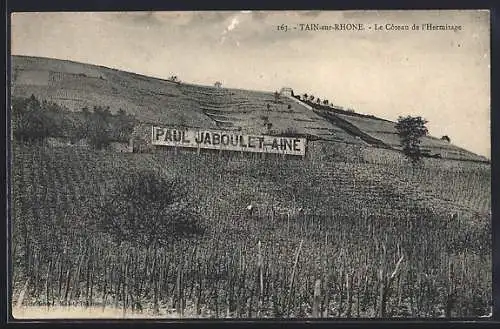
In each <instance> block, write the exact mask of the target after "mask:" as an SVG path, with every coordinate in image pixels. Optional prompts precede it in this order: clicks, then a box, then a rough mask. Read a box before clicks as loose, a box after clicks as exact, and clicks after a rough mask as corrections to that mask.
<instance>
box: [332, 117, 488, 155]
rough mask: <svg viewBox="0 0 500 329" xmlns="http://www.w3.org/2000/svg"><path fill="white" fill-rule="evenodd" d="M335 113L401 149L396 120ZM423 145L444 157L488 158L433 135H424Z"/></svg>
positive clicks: (424, 147)
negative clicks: (395, 126)
mask: <svg viewBox="0 0 500 329" xmlns="http://www.w3.org/2000/svg"><path fill="white" fill-rule="evenodd" d="M335 115H336V116H337V117H339V118H341V119H343V120H345V121H347V122H349V123H351V124H353V125H355V126H356V127H358V128H359V129H360V130H362V131H363V132H365V133H366V134H368V135H370V136H372V137H374V138H376V139H379V140H381V141H383V142H384V143H386V144H388V145H390V146H391V147H393V148H396V149H400V140H399V136H398V134H397V131H396V129H395V128H394V125H395V122H391V121H386V120H381V119H372V118H363V117H356V116H352V115H346V114H340V113H336V114H335ZM421 147H422V149H427V150H430V151H431V153H433V154H435V153H437V154H441V156H442V157H443V158H448V159H457V160H462V159H463V160H476V161H484V160H486V159H485V158H484V157H481V156H478V155H476V154H474V153H472V152H469V151H466V150H464V149H462V148H459V147H457V146H455V145H453V144H450V143H448V142H446V141H443V140H441V139H439V138H435V137H432V136H425V137H423V138H422V143H421Z"/></svg>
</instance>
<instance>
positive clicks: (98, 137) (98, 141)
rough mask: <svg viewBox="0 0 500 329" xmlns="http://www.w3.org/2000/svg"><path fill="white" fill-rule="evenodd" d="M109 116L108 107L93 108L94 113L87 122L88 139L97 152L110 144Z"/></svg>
mask: <svg viewBox="0 0 500 329" xmlns="http://www.w3.org/2000/svg"><path fill="white" fill-rule="evenodd" d="M111 116H112V115H111V111H110V110H109V107H106V108H103V107H101V106H94V112H93V113H92V115H91V116H90V119H89V122H88V139H89V143H90V145H92V146H93V147H94V148H96V149H98V150H101V149H103V148H105V147H107V146H108V145H109V144H110V143H111V140H112V128H111V125H110V118H111Z"/></svg>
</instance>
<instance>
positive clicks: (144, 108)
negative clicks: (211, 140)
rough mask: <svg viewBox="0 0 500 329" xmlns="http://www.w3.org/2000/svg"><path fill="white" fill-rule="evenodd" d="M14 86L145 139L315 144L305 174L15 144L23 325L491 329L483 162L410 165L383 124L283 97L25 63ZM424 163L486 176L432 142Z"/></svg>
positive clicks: (240, 163) (224, 159)
mask: <svg viewBox="0 0 500 329" xmlns="http://www.w3.org/2000/svg"><path fill="white" fill-rule="evenodd" d="M12 73H13V76H12V77H13V83H12V94H13V96H24V97H27V96H30V95H31V94H34V95H35V96H36V97H37V98H39V99H41V100H51V101H54V102H56V103H58V104H60V105H64V106H65V107H66V108H67V109H69V110H71V111H75V112H74V113H71V115H75V116H76V115H78V114H77V113H76V112H77V111H79V110H81V109H82V108H83V107H89V108H92V107H93V106H95V105H98V106H109V107H110V109H111V111H112V112H113V113H116V112H117V111H118V110H119V109H120V108H121V109H124V110H126V111H127V112H128V113H132V114H135V116H136V117H137V119H138V120H139V121H140V124H137V123H136V122H134V129H136V128H137V130H138V131H134V134H136V133H137V134H138V135H140V134H141V133H142V132H143V131H142V130H143V128H145V131H146V135H147V136H150V131H151V130H150V126H151V125H152V124H164V125H184V126H192V127H206V128H218V129H238V130H241V131H244V132H253V133H264V132H265V131H266V128H265V127H264V122H266V121H269V122H271V123H272V132H273V133H276V134H281V133H284V134H305V135H307V136H308V137H309V143H308V153H307V156H306V157H304V158H302V157H289V158H284V157H281V156H275V155H269V156H268V155H266V156H265V157H263V156H262V155H261V154H257V153H244V152H241V153H239V152H228V153H225V152H211V150H201V151H200V152H199V153H198V152H197V151H194V150H183V149H181V150H180V151H179V150H178V149H177V148H176V149H171V148H165V149H160V148H158V149H156V152H144V153H141V152H114V151H111V149H99V148H93V147H91V146H89V144H85V143H82V144H78V143H76V144H61V145H55V144H50V143H47V141H46V140H43V139H39V140H24V139H19V138H14V139H13V140H12V166H11V168H12V170H11V177H12V193H11V195H12V221H11V223H12V226H11V228H12V230H13V235H12V245H11V247H12V249H11V251H12V263H13V275H12V287H13V299H12V300H13V301H15V304H16V306H18V307H17V310H18V311H19V312H20V314H22V313H24V311H25V310H26V309H27V308H30V307H31V308H34V309H37V308H39V307H44V308H46V309H47V310H57V309H59V308H61V307H68V306H69V307H68V308H69V309H78V308H83V309H86V310H89V309H101V310H103V311H104V309H105V308H106V309H107V311H109V313H110V314H113V313H120V314H122V315H123V317H125V314H126V313H128V312H140V313H142V311H143V310H144V314H153V315H154V316H155V317H170V318H172V317H181V318H182V317H189V318H209V317H215V318H266V317H267V318H289V317H292V318H293V317H300V318H309V317H325V318H352V317H358V318H359V317H367V318H368V317H382V318H386V317H413V318H417V317H448V318H449V317H473V318H477V317H478V316H481V315H484V314H488V312H489V307H490V302H491V296H492V292H491V168H490V164H489V163H484V162H482V161H454V160H451V159H446V158H445V159H436V158H424V159H423V161H422V163H421V165H420V166H411V165H409V164H408V161H407V159H406V158H405V157H404V156H403V154H402V153H401V152H396V151H395V150H394V149H395V148H397V147H398V146H397V144H396V142H395V140H394V138H395V134H394V128H393V124H394V123H392V122H390V121H387V120H382V119H379V118H376V117H370V116H365V115H361V114H356V113H347V112H346V111H342V110H340V109H335V108H329V107H328V108H326V107H322V106H316V105H314V104H306V103H303V102H301V101H299V100H297V99H295V98H293V97H291V96H290V97H289V96H281V97H279V98H275V96H274V95H273V93H267V92H259V91H248V90H239V89H226V88H215V87H209V86H198V85H193V84H187V83H175V82H170V81H166V80H161V79H155V78H149V77H145V76H140V75H137V74H133V73H127V72H123V71H118V70H113V69H109V68H104V67H98V66H92V65H86V64H79V63H74V62H69V61H60V60H53V59H44V58H33V57H22V56H14V57H13V72H12ZM26 107H28V105H26ZM34 108H36V107H34ZM96 112H98V111H94V112H93V114H95V113H96ZM15 113H16V112H15ZM17 113H19V112H17ZM37 113H39V112H37ZM54 113H56V114H55V117H54V118H57V116H59V115H61V116H62V115H67V114H68V113H67V112H65V111H64V112H54ZM86 118H89V117H86ZM102 120H103V119H102V117H100V118H99V119H97V121H99V122H101V121H102ZM89 121H91V122H92V121H93V120H89ZM95 127H96V129H98V130H103V129H102V128H100V127H101V126H98V125H96V126H95ZM87 136H88V134H87ZM440 143H441V144H440ZM424 146H425V147H426V148H429V149H431V151H432V152H434V151H436V150H439V148H442V151H443V152H444V151H446V152H447V153H446V154H445V153H443V154H444V155H445V157H449V158H452V159H453V158H454V159H457V158H460V159H464V160H478V159H480V157H478V156H476V155H474V154H472V153H470V152H467V151H464V150H460V149H458V148H456V147H454V146H453V145H451V144H446V145H442V142H441V141H437V140H436V139H433V138H426V139H425V141H424ZM460 152H462V153H460ZM440 154H441V153H440ZM392 273H394V274H392ZM393 279H394V280H393ZM315 295H316V296H315Z"/></svg>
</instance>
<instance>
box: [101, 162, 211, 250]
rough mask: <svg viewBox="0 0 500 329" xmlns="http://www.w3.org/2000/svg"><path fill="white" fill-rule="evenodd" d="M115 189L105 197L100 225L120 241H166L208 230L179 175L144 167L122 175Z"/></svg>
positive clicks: (140, 242) (148, 243)
mask: <svg viewBox="0 0 500 329" xmlns="http://www.w3.org/2000/svg"><path fill="white" fill-rule="evenodd" d="M114 192H115V193H112V194H110V195H107V196H105V197H104V201H103V203H102V206H101V211H100V217H101V218H100V219H101V225H100V227H101V229H102V230H103V231H104V232H107V233H109V234H110V235H111V236H112V237H113V239H114V240H115V241H116V242H131V243H139V244H142V245H152V244H153V245H154V244H165V243H168V242H169V241H172V240H175V239H178V238H186V237H192V236H196V235H199V234H202V233H203V231H204V229H203V227H202V224H201V221H200V220H199V215H198V214H197V211H196V210H195V207H194V205H193V204H191V203H190V202H189V200H188V198H187V188H186V185H185V183H184V181H183V180H181V179H180V178H178V177H174V178H166V177H163V176H161V175H160V174H159V173H158V172H155V171H153V170H142V171H139V172H136V173H133V174H131V175H124V176H123V177H121V179H120V180H119V183H118V184H117V186H115V191H114Z"/></svg>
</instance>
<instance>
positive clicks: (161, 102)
mask: <svg viewBox="0 0 500 329" xmlns="http://www.w3.org/2000/svg"><path fill="white" fill-rule="evenodd" d="M31 94H34V95H35V96H37V97H38V98H39V99H46V100H51V101H54V102H56V103H58V104H60V105H63V106H65V107H67V108H68V109H70V110H81V109H82V108H83V107H88V108H92V107H93V106H95V105H102V106H109V107H110V109H111V111H112V112H116V111H118V110H119V109H124V110H126V111H127V113H131V114H135V115H136V117H137V119H138V120H139V121H141V122H143V123H151V124H152V123H154V124H165V125H184V126H190V127H204V128H220V129H227V130H233V129H238V130H241V131H243V132H251V133H264V132H266V127H265V122H266V121H267V122H270V123H271V124H272V127H271V131H272V132H273V133H276V134H285V133H293V134H303V135H309V136H311V138H313V139H314V138H319V139H323V140H327V141H335V142H342V143H347V144H353V145H371V146H375V147H382V148H393V149H399V140H398V136H397V134H396V131H395V129H394V122H391V121H387V120H382V119H379V118H376V117H373V116H362V115H357V114H352V113H349V112H346V111H342V110H339V109H335V108H330V107H325V106H322V105H318V104H314V103H309V102H308V103H307V104H305V103H302V102H300V101H297V100H296V99H291V98H289V97H285V96H282V97H280V98H279V99H275V97H274V95H273V93H272V92H260V91H250V90H241V89H227V88H216V87H211V86H200V85H193V84H189V83H184V82H182V83H176V82H171V81H167V80H162V79H158V78H152V77H146V76H142V75H138V74H134V73H129V72H124V71H119V70H115V69H110V68H105V67H101V66H95V65H90V64H82V63H76V62H72V61H66V60H58V59H49V58H39V57H27V56H12V95H13V96H22V97H28V96H30V95H31ZM308 105H311V106H312V109H311V108H310V107H309V106H308ZM422 146H423V148H424V149H427V150H428V151H429V152H430V153H431V154H439V155H441V157H443V158H450V159H460V160H473V161H486V160H487V159H485V158H484V157H482V156H478V155H476V154H474V153H472V152H469V151H466V150H463V149H461V148H459V147H456V146H454V145H453V144H450V143H447V142H444V141H441V140H440V139H437V138H434V137H431V136H429V137H425V138H424V139H423V143H422Z"/></svg>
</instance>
